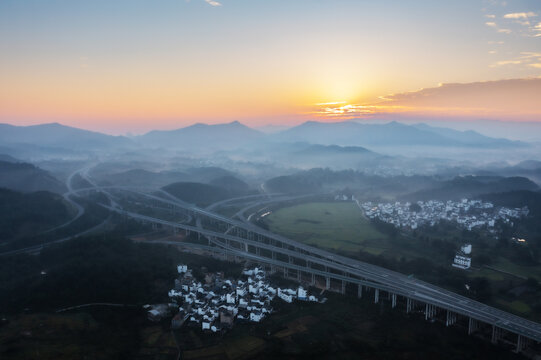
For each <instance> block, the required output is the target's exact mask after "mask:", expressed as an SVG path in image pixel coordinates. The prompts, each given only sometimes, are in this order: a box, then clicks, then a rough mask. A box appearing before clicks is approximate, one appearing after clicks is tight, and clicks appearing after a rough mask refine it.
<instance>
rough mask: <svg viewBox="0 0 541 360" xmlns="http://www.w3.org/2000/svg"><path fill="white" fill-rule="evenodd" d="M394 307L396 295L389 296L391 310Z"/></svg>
mask: <svg viewBox="0 0 541 360" xmlns="http://www.w3.org/2000/svg"><path fill="white" fill-rule="evenodd" d="M395 307H396V294H391V308H393V309H394V308H395Z"/></svg>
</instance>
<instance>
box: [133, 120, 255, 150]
mask: <svg viewBox="0 0 541 360" xmlns="http://www.w3.org/2000/svg"><path fill="white" fill-rule="evenodd" d="M264 137H265V135H264V134H263V133H261V132H259V131H257V130H254V129H252V128H250V127H248V126H246V125H244V124H241V123H240V122H238V121H233V122H230V123H227V124H216V125H207V124H200V123H198V124H194V125H191V126H187V127H183V128H180V129H176V130H154V131H150V132H148V133H146V134H144V135H141V136H139V137H137V139H136V140H137V141H138V142H140V143H142V144H144V145H146V146H155V147H163V146H169V147H184V148H186V147H188V148H189V147H196V148H199V147H209V148H235V147H238V146H239V145H242V144H248V143H252V142H255V141H257V140H259V139H262V138H264Z"/></svg>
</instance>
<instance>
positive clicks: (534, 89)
mask: <svg viewBox="0 0 541 360" xmlns="http://www.w3.org/2000/svg"><path fill="white" fill-rule="evenodd" d="M539 94H541V78H528V79H511V80H499V81H485V82H475V83H464V84H459V83H456V84H441V85H440V86H438V87H434V88H426V89H421V90H418V91H412V92H406V93H400V94H392V95H388V96H386V97H383V98H382V99H384V101H382V102H378V103H373V104H336V105H321V106H316V108H315V109H314V111H313V112H312V113H313V114H314V115H316V116H320V117H326V118H330V119H333V118H341V119H348V118H356V117H378V116H381V115H388V114H408V115H420V116H445V117H467V118H498V119H510V120H513V119H522V120H541V102H540V101H539V100H540V95H539Z"/></svg>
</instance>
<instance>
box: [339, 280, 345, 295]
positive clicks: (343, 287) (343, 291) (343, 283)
mask: <svg viewBox="0 0 541 360" xmlns="http://www.w3.org/2000/svg"><path fill="white" fill-rule="evenodd" d="M340 292H341V293H342V295H343V294H345V293H346V282H345V281H344V280H342V289H341V290H340Z"/></svg>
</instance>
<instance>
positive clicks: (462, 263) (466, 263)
mask: <svg viewBox="0 0 541 360" xmlns="http://www.w3.org/2000/svg"><path fill="white" fill-rule="evenodd" d="M453 266H454V267H456V268H459V269H463V270H466V269H469V268H470V267H471V258H469V257H467V256H463V255H460V254H456V255H455V260H454V261H453Z"/></svg>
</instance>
